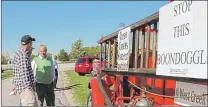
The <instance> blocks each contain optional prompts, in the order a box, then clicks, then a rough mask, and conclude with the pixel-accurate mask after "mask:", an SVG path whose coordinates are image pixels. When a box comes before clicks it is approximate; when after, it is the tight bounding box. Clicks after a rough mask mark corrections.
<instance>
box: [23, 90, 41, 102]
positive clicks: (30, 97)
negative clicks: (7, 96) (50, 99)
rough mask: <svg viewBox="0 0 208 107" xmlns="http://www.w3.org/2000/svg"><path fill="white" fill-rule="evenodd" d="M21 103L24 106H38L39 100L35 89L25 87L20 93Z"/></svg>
mask: <svg viewBox="0 0 208 107" xmlns="http://www.w3.org/2000/svg"><path fill="white" fill-rule="evenodd" d="M20 99H21V105H22V106H37V105H38V104H37V100H36V96H35V91H34V90H33V89H31V88H25V89H24V90H23V91H22V92H21V93H20Z"/></svg>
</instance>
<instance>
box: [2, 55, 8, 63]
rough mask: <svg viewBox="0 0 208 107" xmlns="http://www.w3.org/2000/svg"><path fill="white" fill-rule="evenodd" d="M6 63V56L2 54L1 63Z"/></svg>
mask: <svg viewBox="0 0 208 107" xmlns="http://www.w3.org/2000/svg"><path fill="white" fill-rule="evenodd" d="M7 63H8V59H7V58H6V56H4V55H2V56H1V64H7Z"/></svg>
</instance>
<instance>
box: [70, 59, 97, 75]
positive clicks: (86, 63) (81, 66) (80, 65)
mask: <svg viewBox="0 0 208 107" xmlns="http://www.w3.org/2000/svg"><path fill="white" fill-rule="evenodd" d="M94 59H99V58H98V57H88V56H86V57H80V58H79V59H78V60H77V62H76V64H75V70H74V71H75V72H77V73H78V74H79V75H80V76H85V74H89V73H91V71H92V70H93V67H92V64H93V60H94Z"/></svg>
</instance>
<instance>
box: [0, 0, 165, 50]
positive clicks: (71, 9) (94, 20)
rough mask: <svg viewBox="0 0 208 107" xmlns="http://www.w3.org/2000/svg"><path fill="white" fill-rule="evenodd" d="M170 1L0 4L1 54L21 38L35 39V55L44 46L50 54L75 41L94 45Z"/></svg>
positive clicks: (12, 48)
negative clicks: (0, 6) (101, 37)
mask: <svg viewBox="0 0 208 107" xmlns="http://www.w3.org/2000/svg"><path fill="white" fill-rule="evenodd" d="M168 2H169V1H129V2H127V1H85V2H84V1H77V2H75V1H16V2H15V1H2V52H15V51H16V50H17V49H18V48H19V47H20V41H21V37H22V36H23V35H25V34H29V35H31V36H32V37H34V38H35V39H36V41H35V42H34V43H33V47H34V48H35V50H34V53H37V50H38V46H39V45H41V44H44V45H46V46H47V48H48V52H50V53H58V52H59V51H60V49H65V50H66V52H68V53H69V52H70V51H71V45H72V44H73V43H74V42H75V41H76V40H78V39H81V40H82V41H83V46H97V45H98V44H97V41H98V40H99V39H100V36H101V35H105V36H106V35H107V34H111V33H113V32H115V31H116V30H117V28H118V25H119V24H120V23H124V24H125V25H126V26H128V25H130V24H132V23H135V22H136V21H139V20H141V19H142V18H145V17H147V16H149V15H151V14H153V13H155V12H157V11H159V8H160V7H162V6H164V5H166V4H168Z"/></svg>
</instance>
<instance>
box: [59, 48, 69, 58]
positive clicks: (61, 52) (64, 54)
mask: <svg viewBox="0 0 208 107" xmlns="http://www.w3.org/2000/svg"><path fill="white" fill-rule="evenodd" d="M58 60H59V61H69V56H68V54H67V53H66V51H65V50H64V49H61V50H60V52H59V54H58Z"/></svg>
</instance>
